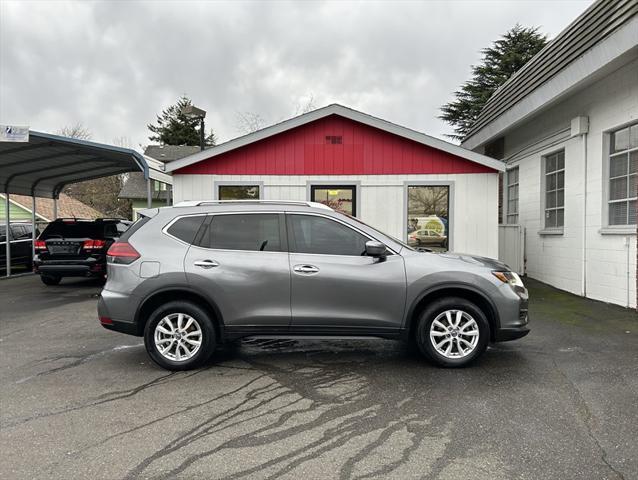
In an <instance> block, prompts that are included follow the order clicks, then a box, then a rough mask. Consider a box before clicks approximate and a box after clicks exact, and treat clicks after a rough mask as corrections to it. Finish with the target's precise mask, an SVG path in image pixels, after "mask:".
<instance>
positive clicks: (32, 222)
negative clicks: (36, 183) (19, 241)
mask: <svg viewBox="0 0 638 480" xmlns="http://www.w3.org/2000/svg"><path fill="white" fill-rule="evenodd" d="M31 228H32V231H31V261H33V257H35V195H31Z"/></svg>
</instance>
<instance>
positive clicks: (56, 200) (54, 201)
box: [53, 197, 58, 220]
mask: <svg viewBox="0 0 638 480" xmlns="http://www.w3.org/2000/svg"><path fill="white" fill-rule="evenodd" d="M57 218H58V199H57V198H55V197H53V220H56V219H57Z"/></svg>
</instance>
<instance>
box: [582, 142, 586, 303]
mask: <svg viewBox="0 0 638 480" xmlns="http://www.w3.org/2000/svg"><path fill="white" fill-rule="evenodd" d="M581 138H582V140H583V160H584V163H585V170H584V180H583V261H582V272H581V279H582V283H581V293H582V296H583V297H587V132H585V133H583V134H582V135H581Z"/></svg>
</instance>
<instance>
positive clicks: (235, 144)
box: [166, 105, 504, 257]
mask: <svg viewBox="0 0 638 480" xmlns="http://www.w3.org/2000/svg"><path fill="white" fill-rule="evenodd" d="M166 168H167V171H171V172H173V196H174V201H175V202H179V201H183V200H230V199H253V198H254V199H257V198H259V199H276V200H301V201H307V200H311V201H317V202H323V203H327V204H328V205H331V206H333V207H334V208H336V209H339V210H342V211H344V212H345V213H348V214H351V215H354V216H356V217H359V218H360V219H361V220H363V221H365V222H367V223H369V224H370V225H372V226H374V227H377V228H379V229H381V230H383V231H384V232H387V233H389V234H391V235H394V236H395V237H398V238H402V239H404V240H408V242H409V243H411V244H413V245H421V246H423V247H428V248H432V249H437V250H446V249H448V248H449V249H454V250H456V251H462V252H467V253H475V254H480V255H485V256H490V257H496V256H497V254H498V223H497V213H498V174H499V172H501V171H503V170H504V166H503V163H502V162H500V161H498V160H494V159H492V158H488V157H486V156H484V155H480V154H478V153H475V152H472V151H470V150H466V149H464V148H461V147H459V146H457V145H453V144H451V143H448V142H445V141H442V140H439V139H436V138H433V137H430V136H428V135H424V134H422V133H419V132H416V131H414V130H410V129H408V128H404V127H401V126H399V125H396V124H393V123H390V122H387V121H384V120H381V119H378V118H375V117H372V116H370V115H366V114H364V113H361V112H357V111H355V110H352V109H349V108H346V107H343V106H341V105H330V106H328V107H325V108H320V109H318V110H315V111H312V112H309V113H307V114H304V115H301V116H298V117H295V118H293V119H291V120H287V121H285V122H282V123H279V124H277V125H273V126H272V127H268V128H265V129H263V130H259V131H257V132H254V133H251V134H249V135H245V136H243V137H239V138H237V139H234V140H231V141H229V142H226V143H224V144H221V145H218V146H216V147H213V148H211V149H207V150H204V151H202V152H198V153H195V154H193V155H190V156H188V157H185V158H182V159H179V160H175V161H173V162H171V163H169V164H167V166H166Z"/></svg>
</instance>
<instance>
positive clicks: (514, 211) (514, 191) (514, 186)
mask: <svg viewBox="0 0 638 480" xmlns="http://www.w3.org/2000/svg"><path fill="white" fill-rule="evenodd" d="M507 223H510V224H512V223H518V167H515V168H512V169H511V170H508V171H507Z"/></svg>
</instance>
